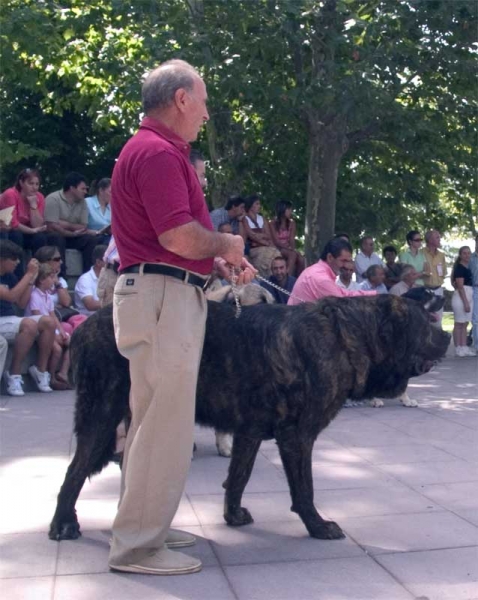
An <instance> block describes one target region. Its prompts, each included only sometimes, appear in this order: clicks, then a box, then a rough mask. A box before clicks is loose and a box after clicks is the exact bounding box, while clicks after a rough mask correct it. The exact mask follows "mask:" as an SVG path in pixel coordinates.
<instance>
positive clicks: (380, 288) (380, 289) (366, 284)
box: [360, 279, 388, 294]
mask: <svg viewBox="0 0 478 600" xmlns="http://www.w3.org/2000/svg"><path fill="white" fill-rule="evenodd" d="M360 289H361V290H366V291H370V290H375V291H376V292H377V294H388V290H387V286H386V285H385V284H384V283H381V284H380V285H377V286H376V287H373V286H372V284H371V283H370V281H369V280H368V279H365V281H362V283H361V284H360Z"/></svg>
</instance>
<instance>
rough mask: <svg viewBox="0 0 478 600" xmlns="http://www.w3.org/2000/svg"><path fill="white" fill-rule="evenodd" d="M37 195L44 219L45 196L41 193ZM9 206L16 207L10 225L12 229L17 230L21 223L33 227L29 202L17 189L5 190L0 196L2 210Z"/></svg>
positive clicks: (39, 209) (40, 211) (39, 208)
mask: <svg viewBox="0 0 478 600" xmlns="http://www.w3.org/2000/svg"><path fill="white" fill-rule="evenodd" d="M35 195H36V197H37V205H38V212H39V213H40V215H41V216H42V217H43V215H44V213H45V197H44V196H43V194H40V192H36V194H35ZM8 206H14V207H15V210H14V211H13V214H12V221H11V223H10V226H11V227H12V229H17V228H18V225H19V224H20V223H21V224H22V225H26V226H27V227H32V224H31V220H30V205H29V204H28V200H26V199H25V198H24V197H23V196H22V195H21V194H20V192H19V191H18V190H17V188H15V187H12V188H8V190H5V191H4V192H3V194H2V195H1V196H0V209H1V208H7V207H8Z"/></svg>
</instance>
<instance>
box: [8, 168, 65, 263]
mask: <svg viewBox="0 0 478 600" xmlns="http://www.w3.org/2000/svg"><path fill="white" fill-rule="evenodd" d="M39 188H40V174H39V172H38V171H37V170H36V169H23V171H21V172H20V173H19V174H18V175H17V179H16V182H15V185H14V186H13V187H11V188H8V189H7V190H5V191H4V192H3V194H2V195H1V196H0V209H3V208H7V207H9V206H13V207H14V208H13V214H12V220H11V222H10V224H9V226H5V227H4V228H3V231H4V235H2V237H3V238H4V239H5V238H6V239H9V240H11V241H12V242H14V243H15V244H17V245H18V246H20V248H23V249H25V250H31V252H32V254H34V253H35V252H36V251H37V250H38V248H41V246H45V245H46V244H47V243H48V240H49V239H50V240H52V242H51V243H54V242H55V241H56V236H55V235H50V234H47V233H46V225H45V220H44V214H45V198H44V196H43V194H41V193H40V192H39V191H38V190H39ZM17 274H18V271H17ZM20 274H21V275H23V271H21V273H20Z"/></svg>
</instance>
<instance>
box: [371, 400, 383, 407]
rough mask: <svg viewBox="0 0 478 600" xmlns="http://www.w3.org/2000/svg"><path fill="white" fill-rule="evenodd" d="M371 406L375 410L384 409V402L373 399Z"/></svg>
mask: <svg viewBox="0 0 478 600" xmlns="http://www.w3.org/2000/svg"><path fill="white" fill-rule="evenodd" d="M370 406H372V407H373V408H382V406H383V400H380V398H372V400H370Z"/></svg>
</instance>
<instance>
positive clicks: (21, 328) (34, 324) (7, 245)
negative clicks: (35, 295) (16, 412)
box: [0, 240, 55, 396]
mask: <svg viewBox="0 0 478 600" xmlns="http://www.w3.org/2000/svg"><path fill="white" fill-rule="evenodd" d="M21 256H22V249H21V248H20V247H19V246H17V245H16V244H14V243H13V242H11V241H10V240H0V335H2V336H3V337H4V338H5V339H6V340H7V341H8V342H9V343H10V344H13V357H12V363H11V365H10V371H5V373H4V378H5V382H6V384H7V393H8V394H9V395H10V396H23V395H24V394H25V392H24V391H23V379H22V375H21V366H22V362H23V361H24V359H25V358H26V356H27V354H28V352H29V351H30V348H31V347H32V346H33V344H34V343H35V341H36V342H37V345H38V356H37V362H36V364H35V365H31V366H30V367H29V369H28V372H29V373H30V375H31V376H32V378H33V380H34V382H35V384H36V386H37V388H38V389H39V391H40V392H51V391H52V389H51V387H50V386H49V380H50V374H49V373H48V371H47V365H48V360H49V358H50V354H51V351H52V348H53V342H54V340H55V321H54V320H53V319H52V318H51V317H49V316H48V317H43V316H36V317H19V316H17V314H16V310H15V304H16V305H18V307H19V308H21V309H24V308H25V307H26V305H27V304H28V301H29V300H30V294H31V292H32V287H33V285H34V281H35V279H36V276H37V274H38V269H39V264H38V261H37V260H36V259H34V258H33V259H32V260H31V261H30V262H29V263H28V265H27V269H26V273H25V275H24V276H23V277H22V279H21V280H20V281H19V280H18V279H17V278H16V276H15V275H14V274H13V271H14V270H15V267H16V266H17V264H18V262H19V260H20V258H21Z"/></svg>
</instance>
